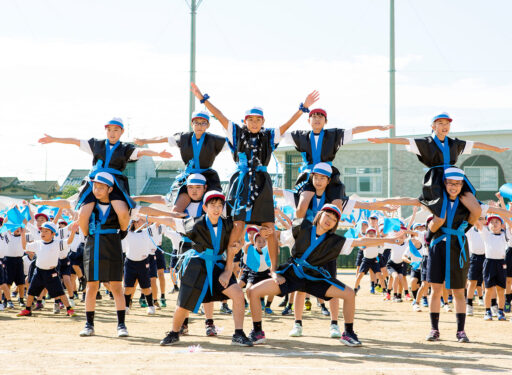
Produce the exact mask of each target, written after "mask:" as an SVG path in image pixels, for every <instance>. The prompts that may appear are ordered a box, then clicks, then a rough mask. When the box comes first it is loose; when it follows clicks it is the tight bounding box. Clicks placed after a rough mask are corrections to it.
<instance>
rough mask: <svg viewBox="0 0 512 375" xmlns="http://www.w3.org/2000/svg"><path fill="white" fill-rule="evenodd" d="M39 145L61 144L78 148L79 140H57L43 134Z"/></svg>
mask: <svg viewBox="0 0 512 375" xmlns="http://www.w3.org/2000/svg"><path fill="white" fill-rule="evenodd" d="M38 142H39V143H42V144H43V145H46V144H48V143H62V144H64V145H75V146H78V147H80V140H79V139H76V138H57V137H52V136H51V135H48V134H45V135H44V137H43V138H40V139H39V141H38Z"/></svg>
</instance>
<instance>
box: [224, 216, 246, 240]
mask: <svg viewBox="0 0 512 375" xmlns="http://www.w3.org/2000/svg"><path fill="white" fill-rule="evenodd" d="M244 227H245V222H243V221H240V220H237V221H235V222H234V223H233V230H232V231H231V234H230V235H229V245H228V246H231V245H232V244H233V243H234V242H237V241H240V240H241V239H242V236H243V234H244Z"/></svg>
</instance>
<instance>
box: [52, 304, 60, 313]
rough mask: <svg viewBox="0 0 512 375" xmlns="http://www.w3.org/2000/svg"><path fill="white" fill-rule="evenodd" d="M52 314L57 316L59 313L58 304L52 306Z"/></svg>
mask: <svg viewBox="0 0 512 375" xmlns="http://www.w3.org/2000/svg"><path fill="white" fill-rule="evenodd" d="M53 313H54V314H58V313H60V306H59V304H58V303H54V304H53Z"/></svg>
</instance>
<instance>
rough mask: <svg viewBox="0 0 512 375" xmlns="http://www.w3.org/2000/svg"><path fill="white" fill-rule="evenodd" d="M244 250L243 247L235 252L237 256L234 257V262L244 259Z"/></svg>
mask: <svg viewBox="0 0 512 375" xmlns="http://www.w3.org/2000/svg"><path fill="white" fill-rule="evenodd" d="M242 256H243V251H242V249H240V250H238V253H236V254H235V257H234V258H233V262H235V263H238V262H240V261H241V260H242Z"/></svg>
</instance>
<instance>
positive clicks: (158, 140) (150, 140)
mask: <svg viewBox="0 0 512 375" xmlns="http://www.w3.org/2000/svg"><path fill="white" fill-rule="evenodd" d="M133 143H135V144H136V145H137V146H144V145H147V144H152V143H167V137H154V138H135V139H134V140H133Z"/></svg>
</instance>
